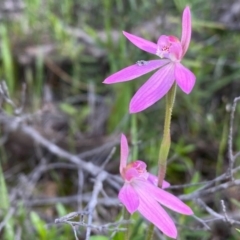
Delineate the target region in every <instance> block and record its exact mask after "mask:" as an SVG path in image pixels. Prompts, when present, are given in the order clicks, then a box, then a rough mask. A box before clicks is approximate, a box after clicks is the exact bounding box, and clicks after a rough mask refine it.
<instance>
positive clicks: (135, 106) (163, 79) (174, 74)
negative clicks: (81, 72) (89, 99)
mask: <svg viewBox="0 0 240 240" xmlns="http://www.w3.org/2000/svg"><path fill="white" fill-rule="evenodd" d="M191 32H192V29H191V12H190V8H189V7H186V8H185V9H184V11H183V16H182V37H181V41H179V39H178V38H177V37H175V36H166V35H161V36H160V37H159V39H158V42H157V44H156V43H153V42H150V41H148V40H145V39H143V38H140V37H138V36H135V35H132V34H130V33H127V32H123V34H124V36H125V37H126V38H127V39H128V40H129V41H130V42H132V43H133V44H134V45H135V46H137V47H138V48H140V49H141V50H143V51H146V52H149V53H152V54H155V55H157V56H159V57H160V58H164V59H161V60H150V61H143V60H141V61H137V63H136V64H134V65H131V66H129V67H126V68H124V69H122V70H120V71H119V72H116V73H114V74H113V75H111V76H109V77H108V78H106V79H105V80H104V82H103V83H106V84H112V83H118V82H125V81H130V80H133V79H135V78H137V77H140V76H142V75H144V74H146V73H148V72H151V71H153V70H155V69H158V68H160V69H159V70H158V71H157V72H155V73H154V74H153V75H152V76H151V77H150V78H149V79H148V81H147V82H146V83H145V84H143V85H142V87H140V89H139V90H138V91H137V92H136V93H135V95H134V96H133V98H132V99H131V102H130V107H129V111H130V113H136V112H140V111H143V110H144V109H146V108H148V107H150V106H151V105H153V104H154V103H156V102H157V101H158V100H159V99H161V98H162V97H163V96H164V95H165V94H166V93H167V92H168V91H169V90H170V88H171V87H172V85H173V83H174V82H175V81H176V83H177V85H178V86H179V87H180V88H181V89H182V91H183V92H185V93H186V94H189V93H190V92H191V91H192V89H193V86H194V84H195V79H196V78H195V75H194V74H193V73H192V72H191V71H190V70H189V69H187V68H186V67H184V66H183V65H182V64H181V63H180V62H181V60H182V59H183V57H184V55H185V53H186V51H187V49H188V46H189V43H190V39H191Z"/></svg>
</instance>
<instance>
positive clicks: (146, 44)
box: [123, 31, 157, 54]
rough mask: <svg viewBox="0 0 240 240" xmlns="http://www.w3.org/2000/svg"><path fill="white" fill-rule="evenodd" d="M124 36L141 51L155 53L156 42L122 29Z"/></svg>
mask: <svg viewBox="0 0 240 240" xmlns="http://www.w3.org/2000/svg"><path fill="white" fill-rule="evenodd" d="M123 34H124V36H125V37H126V38H127V39H128V40H129V41H130V42H132V43H133V44H134V45H135V46H137V47H138V48H140V49H142V50H143V51H146V52H149V53H152V54H156V52H157V44H156V43H153V42H150V41H148V40H145V39H143V38H140V37H138V36H135V35H133V34H130V33H127V32H124V31H123Z"/></svg>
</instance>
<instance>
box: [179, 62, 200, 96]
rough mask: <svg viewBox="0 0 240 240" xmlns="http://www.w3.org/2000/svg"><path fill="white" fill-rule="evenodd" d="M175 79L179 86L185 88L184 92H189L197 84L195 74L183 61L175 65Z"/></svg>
mask: <svg viewBox="0 0 240 240" xmlns="http://www.w3.org/2000/svg"><path fill="white" fill-rule="evenodd" d="M175 79H176V82H177V84H178V86H179V87H180V88H181V89H182V90H183V92H185V93H187V94H189V93H190V92H191V91H192V89H193V87H194V84H195V80H196V77H195V75H194V74H193V73H192V72H191V71H190V70H189V69H188V68H186V67H184V66H183V65H182V64H181V63H176V65H175Z"/></svg>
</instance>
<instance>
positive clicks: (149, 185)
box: [118, 134, 193, 238]
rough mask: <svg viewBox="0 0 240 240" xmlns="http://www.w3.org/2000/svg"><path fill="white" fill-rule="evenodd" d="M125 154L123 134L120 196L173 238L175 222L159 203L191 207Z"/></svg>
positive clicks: (184, 208) (188, 210) (179, 209)
mask: <svg viewBox="0 0 240 240" xmlns="http://www.w3.org/2000/svg"><path fill="white" fill-rule="evenodd" d="M128 154H129V150H128V143H127V139H126V137H125V135H123V134H122V136H121V159H120V173H121V176H122V178H123V179H124V185H123V187H122V188H121V190H120V192H119V195H118V198H119V200H120V201H121V202H122V203H123V204H124V206H125V207H126V208H127V210H128V211H129V212H130V213H131V214H132V213H133V212H135V211H139V212H140V213H141V214H142V215H143V216H144V217H145V218H146V219H147V220H148V221H150V222H152V223H153V224H154V225H155V226H156V227H158V228H159V229H160V230H161V231H162V232H163V233H164V234H165V235H167V236H169V237H171V238H176V237H177V229H176V226H175V224H174V222H173V220H172V219H171V218H170V217H169V215H168V214H167V212H166V211H165V210H164V209H163V207H162V206H161V205H164V206H165V207H168V208H170V209H171V210H173V211H175V212H178V213H182V214H185V215H191V214H193V212H192V210H191V208H190V207H188V206H187V205H186V204H185V203H183V202H182V201H181V200H180V199H178V198H177V197H175V196H174V195H172V194H171V193H168V192H166V191H165V190H163V189H161V188H158V187H157V182H158V179H157V177H156V176H154V175H152V174H150V173H149V172H147V169H146V168H147V165H146V163H145V162H143V161H141V160H137V161H134V162H131V163H129V164H127V159H128ZM169 185H170V184H169V183H168V182H166V181H163V188H167V187H168V186H169ZM159 203H160V204H161V205H160V204H159Z"/></svg>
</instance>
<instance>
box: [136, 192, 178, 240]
mask: <svg viewBox="0 0 240 240" xmlns="http://www.w3.org/2000/svg"><path fill="white" fill-rule="evenodd" d="M139 197H140V204H139V207H138V211H139V212H140V213H141V214H142V215H143V216H144V217H145V218H146V219H147V220H148V221H150V222H152V223H153V224H154V225H155V226H156V227H157V228H159V229H160V230H161V231H162V232H163V233H164V234H165V235H167V236H168V237H171V238H176V237H177V229H176V226H175V224H174V222H173V220H172V219H171V218H170V217H169V215H168V214H167V212H166V211H165V210H164V209H163V208H162V207H161V206H160V205H159V204H158V203H157V202H156V201H155V200H154V199H153V198H151V197H149V195H148V194H146V192H145V194H143V195H141V196H139Z"/></svg>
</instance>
